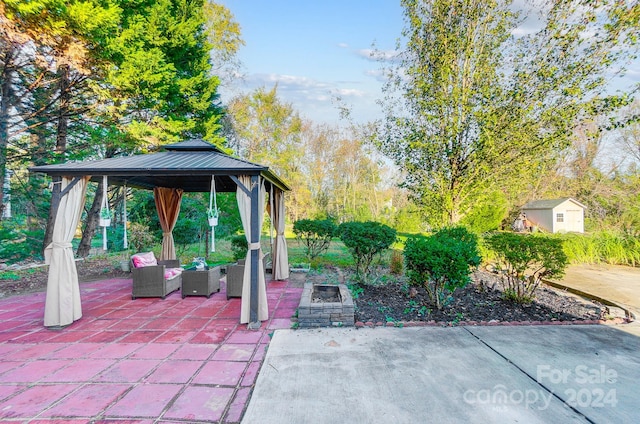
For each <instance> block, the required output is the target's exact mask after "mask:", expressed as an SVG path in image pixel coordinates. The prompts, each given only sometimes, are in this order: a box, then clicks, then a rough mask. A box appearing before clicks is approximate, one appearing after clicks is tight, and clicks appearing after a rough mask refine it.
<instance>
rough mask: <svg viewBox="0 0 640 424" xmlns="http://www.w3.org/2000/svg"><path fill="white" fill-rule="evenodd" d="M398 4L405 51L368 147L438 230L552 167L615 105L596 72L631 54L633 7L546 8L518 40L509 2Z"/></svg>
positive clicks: (584, 4) (409, 0) (415, 0)
mask: <svg viewBox="0 0 640 424" xmlns="http://www.w3.org/2000/svg"><path fill="white" fill-rule="evenodd" d="M402 6H403V7H404V15H405V23H406V27H405V29H404V31H403V36H404V37H405V39H406V46H404V48H400V46H399V48H400V50H402V53H401V55H400V56H399V57H400V60H399V65H398V66H397V67H396V68H395V69H392V72H391V77H390V79H389V81H388V84H387V85H386V87H385V90H386V93H387V95H388V96H387V99H386V100H385V102H384V105H385V108H386V113H387V117H386V120H385V126H384V128H383V129H382V130H381V134H382V135H381V136H380V138H379V141H378V142H379V146H380V147H381V149H382V151H383V152H384V153H386V154H387V155H389V156H390V157H391V158H393V159H394V161H395V162H396V164H397V165H398V166H400V167H402V168H403V169H405V170H406V172H407V179H406V181H405V183H404V185H405V186H406V187H407V188H408V189H410V191H411V193H412V196H413V198H414V199H415V200H416V201H417V202H418V203H419V204H421V205H422V206H423V207H424V208H425V209H426V210H427V211H428V212H429V216H430V217H431V221H432V223H433V224H437V225H442V224H451V223H456V222H459V221H460V220H461V219H462V218H463V217H464V216H465V215H467V214H470V213H472V212H473V210H474V208H482V207H484V206H485V205H486V204H487V203H490V202H492V200H491V199H494V198H495V195H496V191H505V192H509V191H510V190H512V189H520V188H522V187H523V185H524V184H523V180H526V176H527V175H528V174H529V173H535V172H536V169H542V168H544V167H545V166H546V163H548V161H553V160H555V158H556V155H555V154H556V153H558V152H559V151H561V150H562V149H563V148H564V147H565V146H566V145H567V144H568V143H569V140H570V135H571V132H572V128H573V126H574V125H575V124H576V123H577V122H578V120H579V119H582V118H585V117H588V116H591V115H592V114H594V113H596V112H598V113H599V112H601V111H602V110H603V109H605V110H606V109H607V107H608V106H610V105H613V104H616V102H606V101H603V100H602V97H603V96H605V90H606V88H607V80H606V79H605V78H604V76H605V72H607V71H608V70H609V69H613V67H614V66H619V65H621V63H623V62H624V61H625V60H626V59H627V56H628V54H629V50H628V49H631V48H634V49H635V48H636V47H637V45H636V41H637V28H638V18H639V16H640V5H638V4H637V3H635V4H634V3H627V2H617V1H604V2H600V3H599V7H598V9H594V6H593V4H592V2H590V1H587V0H584V1H574V2H548V3H545V4H543V5H542V8H541V10H544V11H546V13H544V16H542V23H541V26H540V30H539V31H537V32H535V33H533V34H530V35H526V36H517V34H518V32H517V31H515V29H516V28H517V26H518V25H519V23H521V22H522V21H521V19H520V18H521V16H519V15H518V13H516V12H514V10H513V7H512V4H511V2H510V1H502V0H499V1H492V2H485V1H480V0H462V1H458V2H449V1H446V0H403V1H402ZM538 6H540V5H538ZM585 34H589V35H590V36H588V37H587V36H586V35H585ZM598 109H600V110H598Z"/></svg>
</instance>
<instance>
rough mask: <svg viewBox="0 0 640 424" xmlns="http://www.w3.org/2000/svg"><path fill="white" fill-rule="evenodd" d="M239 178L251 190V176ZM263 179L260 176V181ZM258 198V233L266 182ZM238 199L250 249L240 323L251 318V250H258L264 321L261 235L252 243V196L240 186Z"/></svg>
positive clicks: (260, 311) (266, 315)
mask: <svg viewBox="0 0 640 424" xmlns="http://www.w3.org/2000/svg"><path fill="white" fill-rule="evenodd" d="M238 180H239V181H240V182H241V183H242V184H243V185H244V186H245V187H246V188H247V189H248V190H249V191H251V177H250V176H248V175H242V176H239V177H238ZM260 180H261V179H260V178H259V179H258V181H260ZM259 193H260V194H259V199H258V221H259V222H258V235H259V234H260V229H261V228H262V221H263V214H264V198H265V195H266V191H265V188H264V183H263V184H261V186H260V190H259ZM236 197H237V199H238V209H239V210H240V218H241V219H242V227H243V228H244V234H245V237H246V238H247V244H248V245H249V249H248V250H247V257H246V259H245V262H244V263H245V265H244V278H243V280H242V303H241V308H240V323H241V324H247V323H249V322H250V320H251V316H250V315H251V251H252V250H258V320H259V321H264V320H266V319H267V318H269V308H268V305H267V285H266V282H265V279H264V264H263V263H262V257H263V254H262V250H261V249H260V237H259V236H258V242H257V243H256V244H255V245H252V244H251V196H249V195H247V194H246V193H245V192H244V190H242V189H241V188H240V187H238V189H237V191H236Z"/></svg>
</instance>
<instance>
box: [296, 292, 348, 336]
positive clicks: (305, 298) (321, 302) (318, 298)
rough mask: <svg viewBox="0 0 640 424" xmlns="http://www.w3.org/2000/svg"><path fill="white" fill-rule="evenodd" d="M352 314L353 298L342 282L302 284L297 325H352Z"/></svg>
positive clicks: (303, 326) (307, 326)
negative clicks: (335, 283)
mask: <svg viewBox="0 0 640 424" xmlns="http://www.w3.org/2000/svg"><path fill="white" fill-rule="evenodd" d="M353 314H354V308H353V298H352V297H351V293H350V292H349V289H348V288H347V286H345V285H344V284H339V285H334V284H313V283H305V284H304V289H303V291H302V297H301V298H300V306H299V307H298V326H299V327H301V328H309V327H331V326H335V327H340V326H345V327H346V326H353V325H354V316H353Z"/></svg>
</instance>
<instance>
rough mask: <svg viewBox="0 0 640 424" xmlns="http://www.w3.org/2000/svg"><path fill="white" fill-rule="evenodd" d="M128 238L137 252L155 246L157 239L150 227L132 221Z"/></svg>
mask: <svg viewBox="0 0 640 424" xmlns="http://www.w3.org/2000/svg"><path fill="white" fill-rule="evenodd" d="M127 240H128V242H129V245H130V246H131V247H132V248H133V250H134V251H136V252H144V251H146V250H150V249H151V247H152V246H153V244H154V242H155V239H154V237H153V234H152V233H151V230H149V227H147V226H146V225H144V224H139V223H137V222H132V223H130V224H129V230H128V232H127Z"/></svg>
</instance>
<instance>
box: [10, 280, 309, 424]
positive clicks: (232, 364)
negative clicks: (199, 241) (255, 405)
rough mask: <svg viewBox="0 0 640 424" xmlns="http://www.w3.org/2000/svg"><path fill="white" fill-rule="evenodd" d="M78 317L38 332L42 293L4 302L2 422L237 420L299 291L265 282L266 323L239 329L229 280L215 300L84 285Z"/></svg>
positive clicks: (110, 283) (116, 284) (119, 284)
mask: <svg viewBox="0 0 640 424" xmlns="http://www.w3.org/2000/svg"><path fill="white" fill-rule="evenodd" d="M80 289H81V293H82V306H83V317H82V319H80V320H79V321H77V322H75V323H74V324H72V325H70V326H69V327H66V328H64V329H62V330H49V329H46V328H44V327H43V313H44V299H45V294H44V293H41V292H40V293H33V294H28V295H23V296H15V297H10V298H7V299H1V300H0V420H1V421H2V422H27V421H28V422H30V423H41V422H53V421H57V422H65V423H76V422H77V423H86V422H88V421H91V422H101V421H111V420H118V422H129V423H134V422H135V423H168V422H185V421H186V422H192V423H197V422H218V423H236V422H239V421H240V419H241V417H242V414H243V412H244V410H245V408H246V405H247V402H248V400H249V397H250V395H251V390H252V388H253V385H254V383H255V380H256V377H257V375H258V372H259V370H260V366H261V364H262V361H263V358H264V355H265V351H266V348H267V346H268V344H269V340H270V336H269V334H270V333H272V332H273V331H274V330H276V329H280V328H290V327H291V316H292V315H293V314H294V313H295V311H296V308H297V307H298V304H299V302H300V295H301V293H302V288H301V287H299V286H298V287H294V286H293V285H292V284H290V283H289V282H288V281H272V282H270V283H268V284H267V297H268V300H269V311H270V314H269V316H270V319H269V320H268V321H265V322H263V323H262V327H261V329H260V330H257V331H250V330H247V329H246V325H241V324H239V317H240V299H230V300H228V301H227V299H226V295H225V282H224V279H223V281H222V282H221V290H220V292H219V293H216V294H214V295H212V296H211V298H210V299H207V298H206V297H187V298H185V299H182V298H181V294H180V292H179V291H177V292H174V293H172V294H171V295H169V296H168V297H167V298H166V299H165V300H162V299H159V298H143V299H136V300H131V280H128V279H112V280H104V281H97V282H92V283H84V284H81V285H80Z"/></svg>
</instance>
